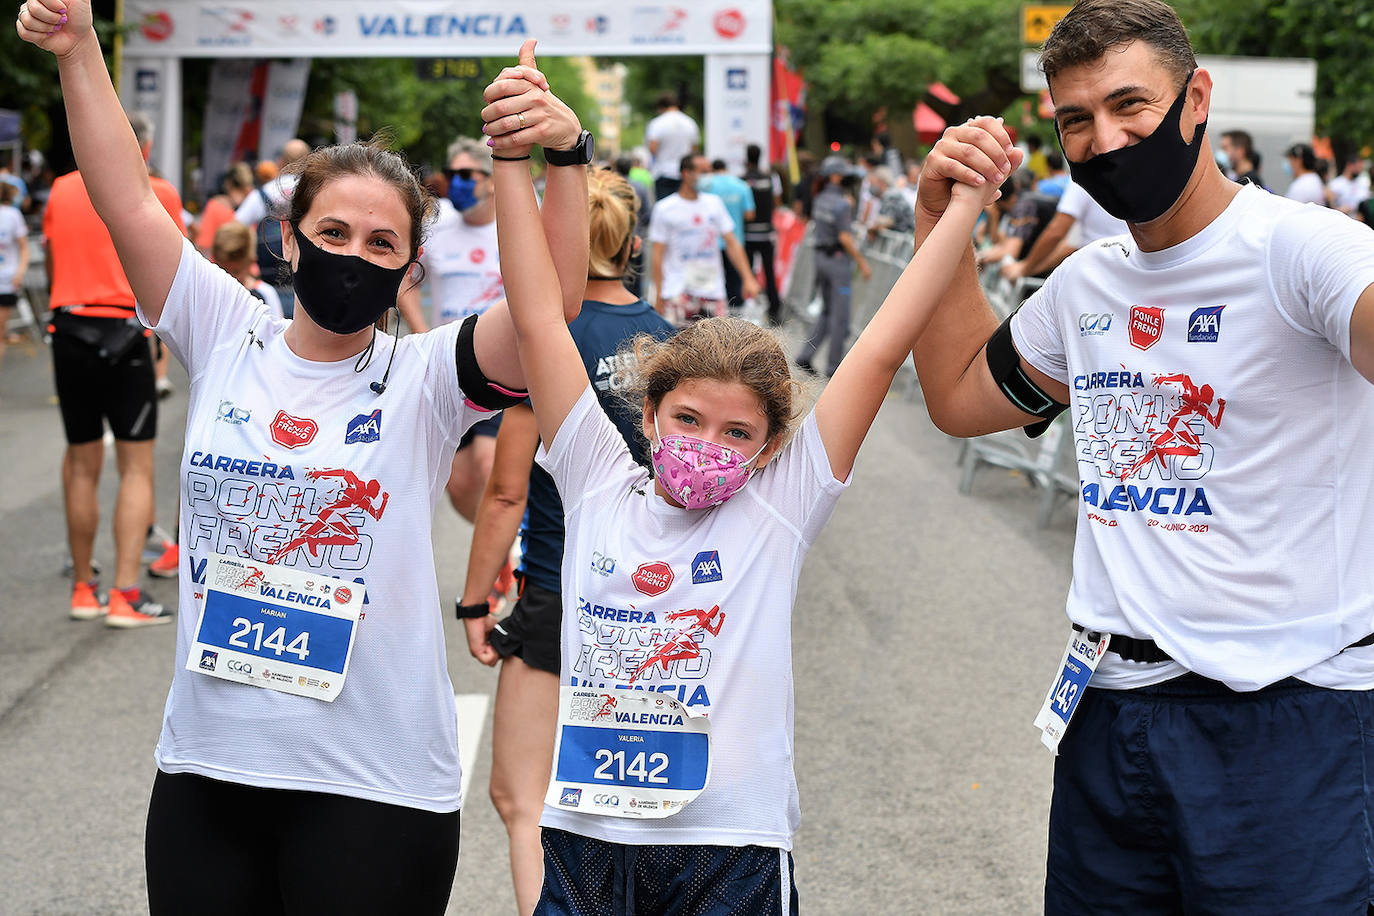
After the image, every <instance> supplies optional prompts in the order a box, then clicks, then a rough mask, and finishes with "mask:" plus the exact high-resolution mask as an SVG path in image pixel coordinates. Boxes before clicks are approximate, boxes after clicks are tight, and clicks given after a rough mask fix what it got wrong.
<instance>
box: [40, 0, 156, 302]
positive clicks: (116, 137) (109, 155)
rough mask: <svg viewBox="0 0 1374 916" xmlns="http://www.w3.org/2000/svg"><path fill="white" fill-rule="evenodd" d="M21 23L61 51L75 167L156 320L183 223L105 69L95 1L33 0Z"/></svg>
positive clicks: (46, 44)
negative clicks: (167, 205) (152, 179)
mask: <svg viewBox="0 0 1374 916" xmlns="http://www.w3.org/2000/svg"><path fill="white" fill-rule="evenodd" d="M15 27H16V29H17V30H18V32H19V37H20V38H22V39H24V40H25V41H27V42H29V43H31V44H35V45H37V46H38V47H40V48H43V49H44V50H47V51H51V52H52V53H53V54H54V55H55V56H56V57H57V69H58V74H59V75H60V77H61V80H62V101H63V103H64V104H65V105H66V107H67V127H68V129H69V130H70V132H71V138H72V151H73V152H74V153H75V154H76V166H77V168H78V169H79V170H80V171H81V178H82V181H83V182H84V183H85V185H86V191H87V193H88V194H90V197H91V203H92V204H94V205H95V211H96V213H98V214H100V218H101V219H102V220H103V221H104V222H105V225H106V227H108V228H109V230H110V237H111V238H112V239H113V240H114V244H115V250H116V251H118V252H119V261H120V263H121V264H122V265H123V266H124V273H125V275H126V276H127V277H128V278H129V285H130V286H131V287H132V288H133V291H134V296H135V297H137V299H138V302H139V305H140V306H141V307H142V308H143V313H144V314H145V315H146V316H147V317H148V319H149V320H151V321H153V322H156V321H157V320H158V319H159V318H160V317H161V315H162V306H163V303H164V302H166V300H167V293H168V291H169V290H170V289H171V288H172V280H173V279H174V278H175V277H176V272H177V264H178V263H180V261H181V247H182V234H181V229H180V228H179V227H178V226H177V224H176V223H175V222H173V221H172V218H171V217H170V216H169V215H168V213H167V211H166V210H165V209H163V207H162V204H161V203H159V202H158V199H157V197H156V195H154V194H153V189H152V186H151V185H150V184H149V182H148V166H147V163H146V162H145V161H144V158H143V150H141V149H139V146H138V141H137V140H135V139H134V132H133V129H132V128H131V127H130V126H129V119H128V117H127V116H126V115H125V114H124V109H123V108H122V107H121V106H120V104H119V97H118V96H117V95H115V91H114V85H113V84H112V83H111V82H110V73H109V71H108V70H107V69H105V58H104V57H103V56H102V55H101V53H100V42H99V40H98V39H97V38H96V34H95V29H94V28H93V26H92V23H91V4H90V0H27V2H26V3H25V4H24V6H23V7H22V8H20V11H19V18H18V20H17V22H16V25H15Z"/></svg>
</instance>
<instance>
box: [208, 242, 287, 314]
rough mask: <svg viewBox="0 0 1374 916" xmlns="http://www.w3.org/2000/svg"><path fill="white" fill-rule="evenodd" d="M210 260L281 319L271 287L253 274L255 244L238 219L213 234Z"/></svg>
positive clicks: (278, 301) (255, 253) (279, 300)
mask: <svg viewBox="0 0 1374 916" xmlns="http://www.w3.org/2000/svg"><path fill="white" fill-rule="evenodd" d="M210 260H212V261H214V262H215V263H216V264H217V265H219V267H220V268H221V269H223V271H224V272H225V273H227V274H228V275H229V276H231V277H233V278H234V279H235V280H237V281H239V282H240V283H242V284H243V288H244V289H246V290H248V292H249V293H251V294H252V296H253V298H254V299H257V300H258V301H259V302H261V303H262V304H263V305H266V306H267V307H268V309H270V310H271V311H272V314H273V315H275V316H276V317H278V318H280V317H281V299H279V298H278V297H277V291H276V290H275V289H273V288H272V284H270V283H268V282H266V281H265V280H263V279H262V278H260V277H258V276H256V275H254V273H253V266H254V264H255V263H256V260H257V241H256V239H254V238H253V230H252V229H249V228H248V227H247V226H245V225H244V224H243V223H240V222H239V221H238V220H233V219H231V220H229V221H228V222H227V223H225V224H224V225H222V226H220V227H219V229H218V230H217V231H216V232H215V238H214V240H213V241H212V242H211V243H210Z"/></svg>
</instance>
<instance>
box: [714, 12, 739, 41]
mask: <svg viewBox="0 0 1374 916" xmlns="http://www.w3.org/2000/svg"><path fill="white" fill-rule="evenodd" d="M711 24H712V25H714V26H715V27H716V34H717V35H719V36H720V37H721V38H739V37H740V36H741V35H743V34H744V25H745V19H744V14H743V13H741V12H740V11H739V10H737V9H727V10H721V11H720V12H719V13H716V17H715V19H713V20H712V21H711Z"/></svg>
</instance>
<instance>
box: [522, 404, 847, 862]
mask: <svg viewBox="0 0 1374 916" xmlns="http://www.w3.org/2000/svg"><path fill="white" fill-rule="evenodd" d="M538 460H539V463H540V465H541V466H542V467H543V468H544V469H545V470H546V471H548V472H549V474H550V475H551V476H552V477H553V479H554V482H555V483H556V484H557V485H558V491H559V493H560V494H561V495H562V497H563V508H564V513H565V523H566V526H567V540H566V541H565V543H564V548H563V568H562V572H563V636H562V649H563V660H562V675H561V681H562V683H563V684H571V685H578V686H582V685H586V686H591V687H595V688H597V689H612V690H623V689H634V690H654V691H659V692H663V693H668V694H671V695H672V696H673V697H674V698H676V699H677V700H678V701H679V702H681V703H683V704H684V705H685V706H686V707H687V709H688V710H689V711H690V712H692V713H694V714H695V713H703V712H705V713H709V715H710V719H711V756H712V760H711V778H710V782H709V784H708V785H707V786H706V789H705V791H703V792H702V793H701V795H700V796H698V797H697V799H696V800H695V801H693V802H692V803H691V804H689V805H688V806H687V807H686V808H685V809H683V810H682V811H681V812H680V813H678V814H674V815H672V816H671V817H666V818H663V819H661V820H624V819H621V818H614V817H599V816H597V815H592V814H579V813H577V812H573V811H567V810H561V809H558V808H553V807H549V806H547V805H546V806H545V807H544V816H543V818H542V820H541V821H540V823H541V824H543V825H544V826H548V827H557V828H559V829H560V830H567V831H570V832H572V833H577V834H581V835H583V836H589V837H595V838H598V839H601V840H605V841H607V842H612V843H632V844H658V843H687V844H712V845H721V846H747V845H759V846H774V847H779V848H782V849H791V848H792V834H793V833H794V832H795V831H796V829H797V824H798V823H799V821H800V818H801V814H800V810H799V808H798V802H797V782H796V778H795V776H794V774H793V770H792V606H793V603H794V601H795V598H796V592H797V577H798V576H799V575H800V573H801V566H802V560H803V559H804V558H805V556H806V552H807V550H809V549H810V547H811V544H812V542H813V541H814V540H815V538H816V536H817V535H818V534H819V533H820V531H821V529H822V528H823V527H824V526H825V523H826V522H827V521H828V520H829V519H830V515H831V513H832V512H833V511H834V509H835V502H836V500H838V499H839V496H840V494H841V493H843V492H844V490H845V488H846V487H847V486H848V482H847V481H846V482H844V483H841V482H840V481H838V480H836V479H835V477H834V475H833V474H832V473H831V471H830V461H829V459H828V458H827V457H826V454H825V446H824V445H823V444H822V443H821V435H820V430H819V428H818V427H817V426H816V418H815V414H811V415H808V416H807V418H806V420H805V421H804V422H803V423H802V426H801V429H800V430H799V431H798V433H797V435H796V437H795V438H794V439H793V440H792V442H791V443H790V444H788V445H787V446H786V447H784V448H783V450H782V451H781V452H780V453H779V454H778V455H777V457H776V458H774V459H773V460H772V461H771V462H769V464H768V465H767V466H765V467H764V468H763V470H761V471H760V472H759V473H757V474H756V475H755V476H754V478H753V479H752V480H750V481H749V483H748V484H746V485H745V487H744V489H742V490H740V491H739V493H737V494H735V496H733V497H732V498H731V499H729V500H727V501H726V502H725V503H723V504H721V505H719V506H716V507H715V508H712V509H700V510H691V511H689V510H686V509H681V508H678V507H675V506H670V505H669V504H668V503H666V502H665V501H664V500H663V499H662V498H661V497H659V496H658V495H656V494H655V493H654V486H653V481H652V480H650V478H649V474H648V472H647V471H646V470H645V469H644V468H642V467H640V466H639V465H637V464H635V463H634V461H633V459H631V458H630V450H629V449H628V448H627V447H626V445H625V440H624V439H623V438H622V437H621V435H620V433H619V432H618V431H617V430H616V428H615V426H614V425H613V424H612V423H611V421H610V420H608V419H607V418H606V414H605V412H604V411H603V410H601V408H600V406H599V405H598V402H597V399H596V394H595V392H594V391H593V390H592V389H591V387H590V386H589V387H588V388H587V389H586V390H585V391H584V392H583V393H582V397H581V398H580V399H579V400H578V402H577V404H576V405H575V406H574V407H573V409H572V411H571V412H570V413H569V414H568V416H567V419H565V420H564V421H563V425H562V426H561V427H560V428H559V430H558V435H557V436H556V437H555V438H554V441H553V448H552V449H550V450H549V451H548V452H545V451H544V449H543V447H542V446H541V447H540V451H539V455H538ZM660 564H662V565H660ZM645 566H651V567H653V569H651V570H650V572H654V573H656V575H654V576H652V577H648V578H646V576H645V575H644V574H642V573H641V567H645ZM664 566H666V568H667V570H668V571H669V572H668V574H667V576H666V579H667V587H666V588H663V587H662V585H663V582H664V580H665V576H664V574H663V567H664ZM683 630H686V631H687V632H686V637H687V638H686V640H685V642H686V644H687V645H688V646H689V647H691V651H688V652H684V651H682V646H683V644H684V642H683V640H682V636H683V634H682V632H681V631H683ZM675 635H676V636H677V637H678V638H677V639H675V640H673V641H674V645H675V646H676V649H677V651H676V652H673V653H668V652H664V651H658V650H662V649H664V648H665V646H666V645H667V644H668V641H669V640H672V639H673V638H674V636H675ZM693 644H695V645H694V646H693ZM656 651H657V653H658V654H657V655H656V654H655V653H656ZM556 768H557V763H556V762H555V772H556V771H557V769H556Z"/></svg>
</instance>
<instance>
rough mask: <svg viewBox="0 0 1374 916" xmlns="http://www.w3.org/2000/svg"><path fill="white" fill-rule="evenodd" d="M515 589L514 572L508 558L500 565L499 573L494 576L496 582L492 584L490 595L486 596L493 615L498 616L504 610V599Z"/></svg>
mask: <svg viewBox="0 0 1374 916" xmlns="http://www.w3.org/2000/svg"><path fill="white" fill-rule="evenodd" d="M514 587H515V570H514V569H513V568H512V566H511V561H510V558H509V557H507V558H506V562H505V563H502V564H501V571H500V572H499V573H497V574H496V581H495V582H493V583H492V586H491V593H490V594H488V595H487V604H488V605H490V606H491V612H492V613H493V614H497V615H500V613H501V612H502V611H504V610H505V609H506V597H507V596H508V595H510V590H511V589H512V588H514Z"/></svg>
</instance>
